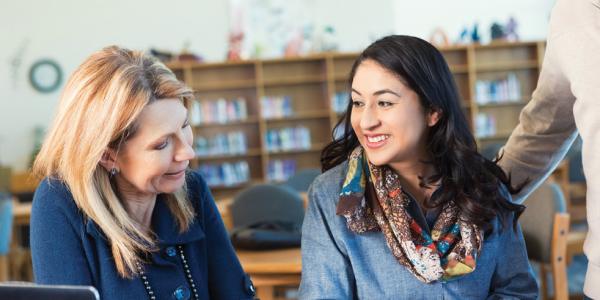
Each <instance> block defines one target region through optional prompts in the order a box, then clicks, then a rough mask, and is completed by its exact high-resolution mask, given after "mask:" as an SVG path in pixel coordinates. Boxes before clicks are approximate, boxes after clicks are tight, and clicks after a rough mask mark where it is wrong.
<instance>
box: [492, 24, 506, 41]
mask: <svg viewBox="0 0 600 300" xmlns="http://www.w3.org/2000/svg"><path fill="white" fill-rule="evenodd" d="M490 34H491V38H492V41H493V40H501V39H505V38H506V32H505V31H504V27H503V26H502V25H500V24H498V23H497V22H494V23H493V24H492V27H491V28H490Z"/></svg>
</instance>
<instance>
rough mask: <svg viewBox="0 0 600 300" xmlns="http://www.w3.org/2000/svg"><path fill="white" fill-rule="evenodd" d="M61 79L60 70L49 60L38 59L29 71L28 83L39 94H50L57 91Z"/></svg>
mask: <svg viewBox="0 0 600 300" xmlns="http://www.w3.org/2000/svg"><path fill="white" fill-rule="evenodd" d="M62 78H63V73H62V69H61V68H60V66H59V65H58V63H57V62H56V61H54V60H51V59H40V60H38V61H37V62H35V63H34V64H33V65H32V66H31V68H30V69H29V82H30V83H31V86H33V88H34V89H35V90H36V91H38V92H40V93H51V92H53V91H55V90H56V89H58V87H59V86H60V84H61V83H62Z"/></svg>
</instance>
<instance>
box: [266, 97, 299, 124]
mask: <svg viewBox="0 0 600 300" xmlns="http://www.w3.org/2000/svg"><path fill="white" fill-rule="evenodd" d="M260 104H261V106H260V107H261V112H262V117H263V118H265V119H272V118H282V117H289V116H291V115H293V114H294V111H293V108H292V97H290V96H264V97H262V99H261V100H260Z"/></svg>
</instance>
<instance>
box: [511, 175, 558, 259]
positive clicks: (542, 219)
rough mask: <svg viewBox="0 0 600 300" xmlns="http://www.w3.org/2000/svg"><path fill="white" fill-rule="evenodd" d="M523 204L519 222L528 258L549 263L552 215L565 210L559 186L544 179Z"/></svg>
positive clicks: (552, 224)
mask: <svg viewBox="0 0 600 300" xmlns="http://www.w3.org/2000/svg"><path fill="white" fill-rule="evenodd" d="M523 204H524V205H525V206H526V207H527V208H526V209H525V212H523V214H522V215H521V218H520V219H519V222H520V223H521V228H522V230H523V237H524V239H525V244H526V246H527V253H528V255H529V258H531V259H533V260H535V261H539V262H543V263H550V259H551V249H552V247H551V244H552V236H553V226H554V216H555V214H556V213H564V212H566V205H567V204H566V201H565V197H564V195H563V193H562V191H561V189H560V186H559V185H558V184H556V183H554V182H551V181H546V182H544V183H542V184H541V185H540V186H539V187H538V188H537V189H536V190H535V191H534V192H533V193H531V194H530V195H529V197H528V198H527V199H526V200H525V202H524V203H523Z"/></svg>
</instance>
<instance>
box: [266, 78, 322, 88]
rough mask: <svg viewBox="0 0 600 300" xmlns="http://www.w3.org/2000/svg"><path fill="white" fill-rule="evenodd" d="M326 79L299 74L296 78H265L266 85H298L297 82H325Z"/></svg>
mask: <svg viewBox="0 0 600 300" xmlns="http://www.w3.org/2000/svg"><path fill="white" fill-rule="evenodd" d="M325 82H326V79H325V78H323V77H322V76H298V77H294V78H280V79H269V80H264V82H263V85H264V86H274V85H296V84H314V83H325Z"/></svg>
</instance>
